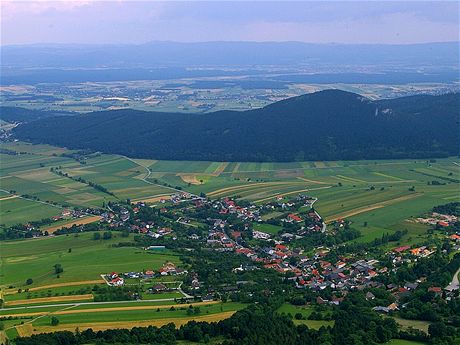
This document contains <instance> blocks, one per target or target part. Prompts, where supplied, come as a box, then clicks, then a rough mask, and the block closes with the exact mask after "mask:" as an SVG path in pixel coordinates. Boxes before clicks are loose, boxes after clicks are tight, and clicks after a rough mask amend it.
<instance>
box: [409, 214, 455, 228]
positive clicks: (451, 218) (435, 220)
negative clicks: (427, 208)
mask: <svg viewBox="0 0 460 345" xmlns="http://www.w3.org/2000/svg"><path fill="white" fill-rule="evenodd" d="M457 220H458V217H457V216H455V215H449V214H441V213H436V212H433V213H432V214H431V216H430V217H426V218H422V217H419V218H417V219H416V222H417V223H421V224H429V225H439V226H441V227H447V226H450V225H452V224H454V223H455V222H457Z"/></svg>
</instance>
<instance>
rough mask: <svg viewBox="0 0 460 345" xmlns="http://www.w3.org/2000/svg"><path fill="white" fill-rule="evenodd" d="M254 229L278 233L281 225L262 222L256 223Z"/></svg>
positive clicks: (273, 233) (272, 233)
mask: <svg viewBox="0 0 460 345" xmlns="http://www.w3.org/2000/svg"><path fill="white" fill-rule="evenodd" d="M253 229H254V230H257V231H261V232H265V233H267V234H271V235H276V234H277V233H278V232H279V231H280V230H281V229H282V227H281V226H278V225H272V224H260V223H255V224H254V226H253Z"/></svg>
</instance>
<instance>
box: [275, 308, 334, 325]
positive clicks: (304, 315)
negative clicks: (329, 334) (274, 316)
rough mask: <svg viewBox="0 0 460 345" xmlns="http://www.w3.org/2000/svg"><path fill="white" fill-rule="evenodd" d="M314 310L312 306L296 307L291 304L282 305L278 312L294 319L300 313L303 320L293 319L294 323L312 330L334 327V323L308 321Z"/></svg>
mask: <svg viewBox="0 0 460 345" xmlns="http://www.w3.org/2000/svg"><path fill="white" fill-rule="evenodd" d="M313 310H314V309H313V308H312V307H310V306H295V305H292V304H289V303H284V304H283V305H281V307H279V308H278V310H277V312H278V313H280V314H287V315H289V314H290V315H291V316H292V317H294V316H295V314H297V313H300V314H301V315H302V318H303V319H302V320H296V319H294V318H293V322H294V323H295V324H296V325H300V324H302V325H307V326H308V327H310V328H313V329H319V328H321V327H323V326H324V327H328V326H331V327H332V326H333V325H334V321H325V320H308V317H309V316H310V315H311V313H312V312H313Z"/></svg>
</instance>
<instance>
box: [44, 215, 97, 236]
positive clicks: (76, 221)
mask: <svg viewBox="0 0 460 345" xmlns="http://www.w3.org/2000/svg"><path fill="white" fill-rule="evenodd" d="M101 218H102V217H101V216H90V217H84V218H79V219H72V220H71V221H70V222H66V223H64V224H60V225H56V226H50V227H48V228H43V229H42V230H43V231H45V230H46V231H48V233H50V234H52V233H53V232H55V231H57V230H59V229H62V228H70V227H71V226H72V225H84V224H89V223H94V222H97V221H98V220H100V219H101Z"/></svg>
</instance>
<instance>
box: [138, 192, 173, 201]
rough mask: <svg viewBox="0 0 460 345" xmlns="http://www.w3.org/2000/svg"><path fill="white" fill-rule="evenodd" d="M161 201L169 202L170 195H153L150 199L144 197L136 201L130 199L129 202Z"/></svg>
mask: <svg viewBox="0 0 460 345" xmlns="http://www.w3.org/2000/svg"><path fill="white" fill-rule="evenodd" d="M161 199H165V200H170V199H171V194H160V195H155V196H151V197H144V198H138V199H132V200H131V202H139V201H141V202H149V203H150V202H158V201H160V200H161Z"/></svg>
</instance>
